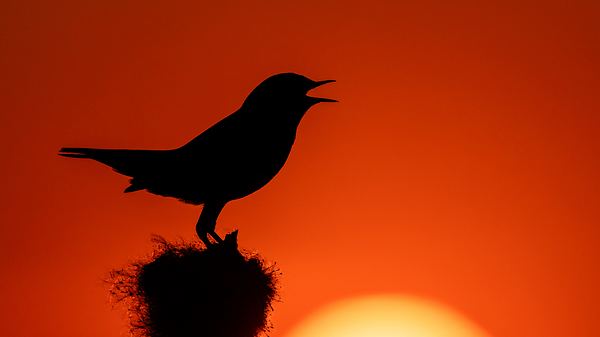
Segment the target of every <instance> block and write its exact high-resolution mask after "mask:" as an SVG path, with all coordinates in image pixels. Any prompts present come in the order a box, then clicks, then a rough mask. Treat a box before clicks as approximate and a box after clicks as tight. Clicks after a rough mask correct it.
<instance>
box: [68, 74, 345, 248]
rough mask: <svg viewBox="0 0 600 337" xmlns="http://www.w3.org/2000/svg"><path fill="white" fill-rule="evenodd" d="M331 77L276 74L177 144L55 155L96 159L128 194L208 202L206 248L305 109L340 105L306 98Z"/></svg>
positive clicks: (203, 231) (200, 224) (273, 166)
mask: <svg viewBox="0 0 600 337" xmlns="http://www.w3.org/2000/svg"><path fill="white" fill-rule="evenodd" d="M331 82H335V80H322V81H314V80H311V79H309V78H308V77H306V76H303V75H300V74H296V73H291V72H289V73H280V74H275V75H272V76H270V77H268V78H267V79H265V80H264V81H262V82H261V83H260V84H259V85H258V86H257V87H256V88H254V89H253V90H252V91H251V92H250V94H249V95H248V96H247V97H246V99H245V100H244V101H243V103H242V105H241V106H240V108H239V109H238V110H236V111H235V112H233V113H231V114H230V115H228V116H227V117H225V118H224V119H222V120H220V121H219V122H217V123H216V124H214V125H213V126H211V127H210V128H208V129H206V130H205V131H204V132H202V133H201V134H200V135H198V136H197V137H195V138H193V139H192V140H191V141H189V142H188V143H186V144H184V145H182V146H180V147H178V148H174V149H169V150H135V149H133V150H130V149H99V148H84V147H63V148H62V149H60V151H59V153H58V154H59V155H61V156H63V157H70V158H84V159H92V160H95V161H98V162H100V163H102V164H104V165H107V166H109V167H111V168H112V169H113V170H114V171H116V172H117V173H120V174H122V175H125V176H128V177H130V181H129V183H130V184H129V186H128V187H127V188H125V190H124V192H125V193H130V192H135V191H142V190H145V191H147V192H149V193H152V194H155V195H158V196H163V197H173V198H176V199H178V200H179V201H182V202H185V203H188V204H193V205H203V207H202V211H201V213H200V217H199V218H198V221H197V223H196V228H195V229H196V234H197V235H198V237H199V238H200V240H201V241H202V242H203V243H204V244H205V245H206V246H207V247H209V246H211V245H213V244H215V243H221V242H223V240H222V239H221V237H220V236H219V235H218V234H217V233H216V231H215V228H216V223H217V218H218V216H219V214H220V213H221V211H222V209H223V207H225V205H226V204H227V203H228V202H230V201H232V200H236V199H240V198H243V197H246V196H248V195H250V194H252V193H254V192H256V191H257V190H259V189H260V188H262V187H263V186H265V185H266V184H267V183H268V182H269V181H271V180H272V179H273V178H274V177H275V175H277V173H278V172H279V171H280V170H281V168H282V167H283V166H284V164H285V162H286V161H287V159H288V156H289V155H290V152H291V150H292V145H293V144H294V141H295V139H296V133H297V129H298V126H299V124H300V121H301V119H302V118H303V117H304V115H305V114H306V112H307V111H308V110H309V109H310V108H311V107H313V106H314V105H316V104H318V103H323V102H337V100H335V99H330V98H321V97H312V96H309V95H308V92H309V91H310V90H312V89H314V88H317V87H319V86H321V85H324V84H327V83H331ZM209 235H210V237H211V238H212V240H213V241H215V243H213V242H212V241H211V240H210V239H209Z"/></svg>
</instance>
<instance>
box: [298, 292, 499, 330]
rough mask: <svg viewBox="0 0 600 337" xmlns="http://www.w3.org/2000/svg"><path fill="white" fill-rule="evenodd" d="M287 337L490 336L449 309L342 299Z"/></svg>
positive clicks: (389, 298)
mask: <svg viewBox="0 0 600 337" xmlns="http://www.w3.org/2000/svg"><path fill="white" fill-rule="evenodd" d="M287 337H490V335H489V334H487V333H486V332H484V331H483V330H482V329H480V328H479V327H477V326H476V325H475V324H474V323H472V322H470V321H469V320H468V319H466V318H465V317H464V316H462V315H461V314H459V313H458V312H456V311H454V310H452V309H451V308H448V307H445V306H443V305H441V304H438V303H436V302H433V301H429V300H424V299H420V298H416V297H410V296H400V295H376V296H368V297H359V298H353V299H348V300H342V301H339V302H336V303H333V304H331V305H329V306H326V307H325V308H323V309H321V310H318V311H317V312H315V313H314V314H312V315H311V316H309V317H308V318H307V319H306V320H305V321H304V322H301V323H300V324H299V325H298V326H297V327H296V328H295V329H293V330H292V331H291V332H290V333H289V334H288V335H287Z"/></svg>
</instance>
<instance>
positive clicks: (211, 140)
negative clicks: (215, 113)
mask: <svg viewBox="0 0 600 337" xmlns="http://www.w3.org/2000/svg"><path fill="white" fill-rule="evenodd" d="M244 123H245V120H244V115H243V114H240V111H238V112H236V113H233V114H231V115H229V116H227V117H225V118H223V119H222V120H220V121H219V122H217V123H216V124H214V125H213V126H211V127H210V128H208V129H207V130H206V131H204V132H202V133H201V134H200V135H198V136H197V137H195V138H194V139H192V140H191V141H189V142H188V143H187V144H185V145H183V146H182V147H180V148H179V149H180V150H183V152H187V151H191V152H193V153H195V154H202V156H205V157H211V154H213V152H215V151H216V152H219V151H223V150H227V149H228V147H229V146H231V145H232V144H233V143H235V142H237V141H239V137H240V136H242V135H240V132H242V131H243V130H244V129H245V128H244V127H243V125H244Z"/></svg>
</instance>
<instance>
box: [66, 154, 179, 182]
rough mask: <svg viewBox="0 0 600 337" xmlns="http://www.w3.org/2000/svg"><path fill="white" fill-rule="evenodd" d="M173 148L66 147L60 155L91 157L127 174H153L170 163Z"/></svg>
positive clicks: (131, 175)
mask: <svg viewBox="0 0 600 337" xmlns="http://www.w3.org/2000/svg"><path fill="white" fill-rule="evenodd" d="M170 152H171V150H122V149H91V148H81V147H78V148H74V147H65V148H62V149H61V150H60V153H59V155H61V156H64V157H71V158H89V159H93V160H96V161H98V162H100V163H102V164H105V165H107V166H110V167H112V168H113V169H114V170H115V171H117V172H118V173H121V174H123V175H126V176H130V177H133V176H138V175H142V176H145V175H152V174H153V172H159V171H161V169H162V168H164V167H166V166H168V165H169V158H170V157H172V156H171V155H170Z"/></svg>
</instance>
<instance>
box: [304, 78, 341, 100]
mask: <svg viewBox="0 0 600 337" xmlns="http://www.w3.org/2000/svg"><path fill="white" fill-rule="evenodd" d="M331 82H335V80H324V81H318V82H315V84H314V86H313V87H312V88H311V89H314V88H316V87H320V86H322V85H323V84H327V83H331ZM308 97H309V98H310V99H311V100H312V101H313V102H314V103H313V104H317V103H321V102H338V101H337V100H335V99H331V98H321V97H310V96H308Z"/></svg>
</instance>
